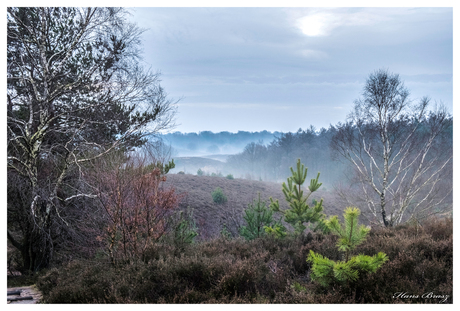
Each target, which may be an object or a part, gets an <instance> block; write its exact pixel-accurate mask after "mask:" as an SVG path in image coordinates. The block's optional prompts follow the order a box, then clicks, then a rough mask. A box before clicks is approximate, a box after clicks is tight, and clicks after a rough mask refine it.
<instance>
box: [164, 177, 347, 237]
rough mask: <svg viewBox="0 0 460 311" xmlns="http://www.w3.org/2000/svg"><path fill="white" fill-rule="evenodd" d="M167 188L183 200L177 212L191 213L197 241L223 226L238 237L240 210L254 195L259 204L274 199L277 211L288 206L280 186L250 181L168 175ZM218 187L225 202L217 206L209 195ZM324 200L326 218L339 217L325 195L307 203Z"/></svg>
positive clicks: (321, 193) (337, 209)
mask: <svg viewBox="0 0 460 311" xmlns="http://www.w3.org/2000/svg"><path fill="white" fill-rule="evenodd" d="M167 185H172V186H173V187H175V188H176V191H177V193H180V194H182V195H183V196H184V197H183V199H182V202H181V204H180V207H181V209H186V208H187V207H190V208H192V209H193V210H194V218H195V221H196V224H197V226H198V227H199V230H200V231H199V232H200V239H202V240H206V239H209V238H213V237H217V236H218V235H219V233H220V230H221V229H222V227H223V225H224V224H225V225H226V227H227V229H228V230H229V231H230V232H231V233H232V234H233V235H234V236H236V235H238V227H239V226H240V225H244V224H245V222H244V219H243V217H242V216H243V210H244V209H246V208H247V207H248V204H249V203H252V202H253V200H254V199H257V197H258V193H259V192H260V197H261V200H262V201H266V202H267V205H268V203H269V202H270V201H269V197H272V198H273V199H278V200H279V202H280V207H281V208H282V209H287V208H288V204H287V202H286V201H285V199H284V195H283V193H282V191H281V184H277V183H273V182H263V181H253V180H246V179H233V180H230V179H227V178H223V177H210V176H196V175H189V174H170V175H168V179H167ZM217 187H220V188H221V189H222V190H223V192H224V194H225V195H226V196H227V199H228V201H227V202H226V203H225V204H222V205H219V204H216V203H214V202H213V200H212V196H211V192H212V191H214V190H215V189H216V188H217ZM314 198H315V199H321V198H323V199H324V204H323V206H324V212H325V214H326V215H342V213H343V209H344V208H345V207H341V206H338V205H337V204H335V203H334V202H335V200H334V198H333V196H332V195H331V194H330V193H329V192H327V191H321V190H319V191H318V192H316V193H315V194H314V195H312V197H311V199H314Z"/></svg>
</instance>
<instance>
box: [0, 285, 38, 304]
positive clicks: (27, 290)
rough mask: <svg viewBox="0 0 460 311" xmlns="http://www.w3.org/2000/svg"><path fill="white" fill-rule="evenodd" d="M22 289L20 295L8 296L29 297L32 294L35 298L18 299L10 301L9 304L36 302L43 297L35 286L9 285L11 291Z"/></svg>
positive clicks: (12, 296) (9, 296) (10, 296)
mask: <svg viewBox="0 0 460 311" xmlns="http://www.w3.org/2000/svg"><path fill="white" fill-rule="evenodd" d="M17 290H18V291H21V294H20V295H8V298H16V297H27V296H32V297H33V299H29V300H18V301H8V304H10V303H11V304H35V303H38V301H39V300H40V299H41V297H42V295H41V293H40V292H39V291H38V289H37V288H36V287H35V285H32V286H24V287H9V288H8V292H10V291H17Z"/></svg>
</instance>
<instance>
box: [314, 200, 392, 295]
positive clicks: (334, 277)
mask: <svg viewBox="0 0 460 311" xmlns="http://www.w3.org/2000/svg"><path fill="white" fill-rule="evenodd" d="M360 214H361V211H360V210H359V209H358V208H352V207H348V208H346V209H345V213H344V219H345V224H344V226H342V225H341V224H340V223H339V220H338V217H337V216H333V217H331V218H330V219H329V220H327V221H326V222H325V225H326V226H327V227H328V228H329V229H330V231H331V233H332V234H334V235H337V236H339V240H338V241H337V247H338V249H339V250H340V251H342V252H344V257H345V260H344V261H338V262H335V261H333V260H330V259H328V258H326V257H323V256H322V255H320V254H316V253H315V252H313V251H312V250H310V255H309V256H308V257H307V261H308V262H311V263H312V268H311V274H310V276H311V279H312V280H313V281H316V282H318V283H320V284H321V285H323V286H329V285H331V284H333V283H339V284H344V283H345V282H346V283H347V284H349V283H350V282H353V281H356V280H357V279H358V277H359V275H360V274H361V273H374V272H375V271H377V269H379V268H380V267H381V266H382V265H383V264H384V263H385V262H386V261H387V260H388V257H387V256H386V254H384V253H382V252H379V253H378V254H377V255H374V256H372V257H371V256H367V255H358V256H354V257H351V258H350V254H351V252H352V251H353V250H354V249H355V248H356V246H358V245H359V244H361V243H362V242H364V240H366V236H367V234H368V233H369V231H370V230H371V229H370V228H367V227H365V226H364V225H360V226H358V218H359V215H360Z"/></svg>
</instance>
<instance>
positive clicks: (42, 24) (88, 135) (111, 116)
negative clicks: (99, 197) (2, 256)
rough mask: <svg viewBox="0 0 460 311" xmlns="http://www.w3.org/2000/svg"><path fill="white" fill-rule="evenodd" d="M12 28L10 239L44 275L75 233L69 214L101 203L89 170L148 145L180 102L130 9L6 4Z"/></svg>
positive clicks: (28, 265) (9, 28)
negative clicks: (146, 65)
mask: <svg viewBox="0 0 460 311" xmlns="http://www.w3.org/2000/svg"><path fill="white" fill-rule="evenodd" d="M7 22H8V26H7V111H8V112H7V131H8V138H7V139H8V146H7V148H8V157H7V167H8V194H9V195H8V239H9V241H10V242H11V243H12V244H13V245H14V246H15V247H16V248H18V249H19V250H20V251H21V253H22V257H23V261H24V263H23V264H24V269H26V270H27V269H28V270H38V269H40V268H41V267H44V266H46V265H47V264H48V263H49V262H50V260H51V258H52V254H53V248H54V246H55V244H56V239H57V238H58V237H59V236H60V235H61V232H62V230H67V229H69V228H72V223H69V221H68V220H66V217H65V215H66V210H67V209H69V208H71V207H72V206H73V207H75V206H76V205H77V204H78V202H81V200H83V199H85V198H94V197H95V193H96V191H93V190H91V187H89V186H84V185H85V183H84V178H83V177H84V173H85V167H86V164H87V163H88V162H89V161H91V160H93V159H98V158H101V157H103V156H105V155H107V154H109V153H110V152H112V151H123V150H129V149H131V148H133V147H136V146H140V145H142V144H143V143H144V142H145V139H144V136H145V135H146V134H147V133H149V132H150V133H151V132H157V131H159V130H161V129H165V128H167V127H168V126H171V125H172V124H173V116H174V112H175V106H174V103H173V102H171V101H170V100H168V99H167V96H166V94H165V92H164V91H163V89H162V88H161V86H160V84H159V75H158V74H157V73H153V72H151V71H149V70H145V69H143V67H142V66H141V64H140V56H139V55H140V54H139V53H140V52H139V51H140V50H139V44H140V34H141V33H142V30H140V29H139V28H138V27H136V26H135V25H134V24H131V23H128V22H127V12H126V11H125V10H123V9H118V8H71V7H70V8H38V7H35V8H8V10H7ZM18 189H21V191H24V192H25V194H24V193H23V194H24V195H23V196H22V198H21V200H19V199H18V198H17V196H16V195H15V193H17V192H18ZM19 219H20V221H15V220H19ZM66 228H67V229H66Z"/></svg>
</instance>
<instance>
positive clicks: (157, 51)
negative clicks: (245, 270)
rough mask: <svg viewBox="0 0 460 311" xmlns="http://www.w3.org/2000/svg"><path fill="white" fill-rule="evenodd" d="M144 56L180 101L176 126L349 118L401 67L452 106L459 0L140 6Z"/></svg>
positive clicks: (277, 124)
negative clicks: (367, 91)
mask: <svg viewBox="0 0 460 311" xmlns="http://www.w3.org/2000/svg"><path fill="white" fill-rule="evenodd" d="M130 12H131V13H132V16H131V19H132V21H134V22H136V23H137V25H138V26H139V27H141V28H145V29H146V31H145V32H144V33H143V36H142V46H143V52H144V53H143V57H144V59H143V61H144V63H145V65H146V66H148V67H150V68H151V69H152V70H154V71H160V72H161V79H162V82H161V84H162V86H163V87H164V88H165V90H166V92H167V93H168V94H169V97H170V98H171V99H175V100H179V102H178V105H177V108H178V113H177V116H176V124H177V126H176V127H175V128H174V129H173V131H181V132H200V131H208V130H209V131H213V132H220V131H229V132H237V131H239V130H242V131H251V132H254V131H262V130H268V131H281V132H288V131H291V132H295V131H297V130H298V129H299V128H302V129H307V128H309V127H310V125H313V126H314V127H315V128H317V129H320V128H321V127H325V128H328V127H329V125H331V124H332V125H336V124H337V123H338V122H344V121H346V118H347V115H348V114H349V113H350V111H351V110H352V107H353V102H354V100H356V99H358V98H359V97H360V94H361V92H362V88H363V86H364V83H365V81H366V78H367V77H368V76H369V74H370V73H372V72H374V71H376V70H378V69H386V70H388V71H389V72H391V73H397V74H399V75H400V77H401V79H402V80H403V81H404V83H405V85H406V87H407V88H408V89H409V90H410V92H411V99H413V100H414V101H415V102H417V101H418V100H419V99H420V98H421V97H422V96H428V97H430V98H431V99H432V103H433V104H434V103H442V104H444V105H445V106H446V107H447V109H448V110H449V111H450V112H452V111H453V8H452V7H450V8H449V7H447V8H441V7H431V8H421V7H415V8H411V7H396V8H381V7H379V8H373V7H370V8H357V7H342V8H330V7H326V8H318V7H313V8H308V7H295V8H294V7H287V8H282V7H230V8H228V7H225V8H222V7H217V8H216V7H214V8H209V7H168V8H165V7H155V8H153V7H135V8H130Z"/></svg>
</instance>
